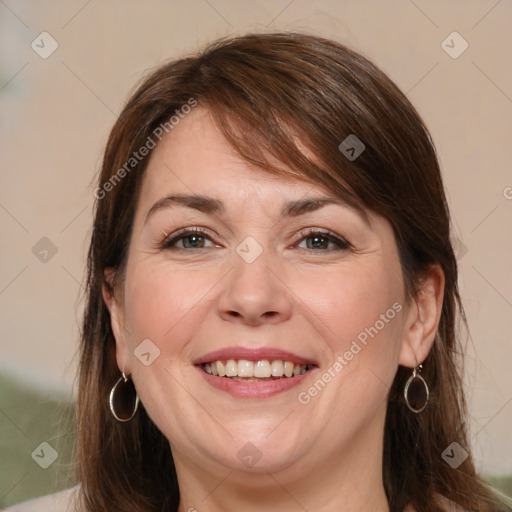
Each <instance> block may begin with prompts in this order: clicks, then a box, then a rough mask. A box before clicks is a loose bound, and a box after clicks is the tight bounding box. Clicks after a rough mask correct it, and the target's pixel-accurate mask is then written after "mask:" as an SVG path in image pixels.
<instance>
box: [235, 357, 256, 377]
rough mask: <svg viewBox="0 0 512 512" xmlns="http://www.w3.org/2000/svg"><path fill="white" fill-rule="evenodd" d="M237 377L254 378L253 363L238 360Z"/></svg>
mask: <svg viewBox="0 0 512 512" xmlns="http://www.w3.org/2000/svg"><path fill="white" fill-rule="evenodd" d="M233 377H234V375H233ZM238 377H254V363H253V362H252V361H247V359H240V360H239V361H238Z"/></svg>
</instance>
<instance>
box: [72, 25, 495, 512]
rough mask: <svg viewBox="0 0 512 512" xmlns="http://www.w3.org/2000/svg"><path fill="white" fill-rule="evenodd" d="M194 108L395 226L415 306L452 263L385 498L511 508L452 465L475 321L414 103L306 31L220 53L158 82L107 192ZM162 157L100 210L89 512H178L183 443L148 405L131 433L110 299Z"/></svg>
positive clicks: (126, 134)
mask: <svg viewBox="0 0 512 512" xmlns="http://www.w3.org/2000/svg"><path fill="white" fill-rule="evenodd" d="M191 98H192V99H194V100H196V101H197V102H198V104H199V105H200V106H203V107H207V108H208V109H209V110H210V112H211V114H212V116H213V118H214V120H215V122H216V124H217V125H218V126H219V127H220V129H221V130H222V131H223V134H224V135H225V137H226V138H227V140H228V141H229V143H230V144H231V145H232V146H233V148H234V149H235V150H236V151H237V153H238V154H239V155H240V156H241V157H243V158H244V159H246V160H247V161H248V162H250V163H253V164H256V165H258V166H259V167H261V168H264V169H266V170H268V171H269V172H274V173H276V174H281V175H285V174H286V175H292V176H295V177H296V178H298V179H305V180H309V181H311V182H313V183H317V184H320V185H324V186H325V187H327V188H328V189H329V190H331V191H332V192H333V193H335V194H337V195H339V196H342V197H343V198H344V199H345V200H346V201H349V202H351V203H352V204H353V205H354V206H357V207H359V208H361V207H364V208H368V209H370V210H373V211H374V212H376V213H378V214H380V215H382V216H384V217H385V218H386V219H387V220H388V221H389V222H390V223H391V225H392V227H393V230H394V233H395V236H396V241H397V245H398V249H399V254H400V260H401V265H402V269H403V275H404V278H405V283H406V290H407V293H408V295H409V296H414V295H415V294H416V293H417V285H418V283H419V282H420V280H421V277H422V276H423V275H424V274H425V272H426V271H427V270H428V268H429V266H430V265H432V264H439V265H440V267H441V268H442V270H443V272H444V275H445V280H446V284H445V291H444V302H443V309H442V314H441V319H440V325H439V329H438V333H437V336H436V340H435V342H434V345H433V348H432V350H431V352H430V354H429V355H428V357H427V359H426V360H425V361H424V364H423V366H424V369H423V373H422V375H423V377H424V378H425V380H426V381H427V382H428V385H429V387H430V391H431V400H430V402H429V404H428V407H427V408H426V409H425V410H424V411H423V412H422V413H420V414H413V413H412V412H411V411H409V409H408V408H407V407H406V406H405V405H404V402H403V398H402V396H403V388H404V384H405V381H406V379H407V378H408V376H409V375H410V369H407V368H402V367H400V368H399V369H398V372H397V374H396V378H395V381H394V383H393V386H392V389H391V391H390V393H389V404H388V411H387V417H386V425H385V440H384V457H383V478H384V486H385V490H386V493H387V497H388V500H389V504H390V508H391V510H392V511H393V512H401V511H403V510H404V508H405V507H406V505H408V504H412V505H413V506H414V507H415V509H416V510H417V511H418V512H434V511H439V510H445V508H443V505H441V502H440V501H439V500H438V498H439V497H445V498H447V499H449V500H452V501H453V502H455V503H457V504H459V505H461V506H462V507H464V508H466V509H470V510H478V511H491V510H498V508H497V507H498V505H497V501H496V498H495V497H494V495H493V493H492V491H491V490H490V489H489V488H488V487H487V486H486V485H485V484H484V483H483V481H482V480H481V479H480V478H479V477H478V476H477V474H476V471H475V467H474V465H473V461H472V458H471V456H469V457H468V458H467V459H466V460H465V461H464V462H463V463H462V465H460V467H458V468H457V469H456V470H455V469H452V468H451V467H450V466H448V465H447V464H446V462H445V461H444V460H443V459H442V457H441V454H442V452H443V451H444V450H445V449H446V448H447V447H448V445H450V444H451V443H452V442H454V441H456V442H458V443H459V444H460V445H461V446H462V447H463V448H464V449H466V450H467V451H468V452H469V451H470V448H469V444H468V440H467V435H466V426H465V416H466V409H465V401H464V395H463V390H462V385H461V373H460V372H461V371H462V368H461V361H460V356H461V353H462V350H461V346H460V342H459V340H458V337H456V327H457V325H456V323H457V318H461V319H462V321H464V314H463V311H462V306H461V302H460V297H459V293H458V289H457V263H456V259H455V256H454V252H453V249H452V245H451V243H450V219H449V212H448V206H447V203H446V199H445V194H444V189H443V183H442V179H441V175H440V170H439V165H438V161H437V158H436V153H435V149H434V147H433V144H432V141H431V138H430V136H429V133H428V131H427V129H426V128H425V126H424V124H423V122H422V120H421V119H420V117H419V115H418V114H417V112H416V111H415V110H414V108H413V107H412V105H411V104H410V103H409V101H408V100H407V98H406V97H405V96H404V95H403V94H402V93H401V92H400V90H399V89H398V88H397V87H396V86H395V84H394V83H393V82H392V81H391V80H390V79H389V78H388V77H387V76H386V75H385V74H384V73H383V72H381V71H380V70H379V69H377V68H376V67H375V66H374V65H373V64H372V63H371V62H369V61H368V60H366V59H365V58H364V57H362V56H361V55H359V54H357V53H355V52H354V51H352V50H350V49H348V48H346V47H345V46H342V45H340V44H338V43H336V42H333V41H330V40H326V39H322V38H319V37H313V36H309V35H304V34H296V33H278V34H251V35H246V36H242V37H237V38H231V39H227V40H220V41H217V42H215V43H214V44H212V45H210V46H209V47H208V48H207V49H206V50H205V51H203V52H201V53H200V54H199V55H197V56H193V57H190V58H184V59H181V60H176V61H173V62H170V63H167V64H165V65H163V66H161V67H159V68H158V69H157V70H156V71H154V72H153V73H152V74H150V76H149V77H147V78H146V79H145V80H144V82H143V83H142V85H140V87H139V88H138V89H137V91H136V92H135V93H134V94H133V96H132V97H131V98H130V100H129V101H128V103H127V104H126V106H125V107H124V109H123V111H122V113H121V115H120V116H119V119H118V120H117V122H116V123H115V126H114V128H113V129H112V132H111V134H110V137H109V140H108V144H107V147H106V150H105V155H104V159H103V166H102V170H101V175H100V177H99V187H100V188H101V187H103V188H102V190H106V188H104V184H105V183H107V182H108V181H109V180H112V178H113V176H114V175H116V173H118V172H119V169H121V168H123V166H125V165H126V162H127V161H128V160H129V159H130V157H131V156H132V154H133V152H134V151H137V149H138V148H140V147H141V146H143V145H145V144H146V143H147V140H148V137H152V134H154V133H155V129H157V128H158V127H159V126H160V125H161V124H162V123H165V122H167V121H168V120H169V119H170V118H171V116H172V115H174V114H175V112H176V110H179V109H180V108H181V107H182V106H183V105H185V104H187V102H189V100H190V99H191ZM350 134H355V135H356V136H357V137H358V138H359V139H360V140H361V141H362V142H363V143H364V145H365V150H364V151H363V153H362V154H361V155H360V156H359V157H358V158H356V159H355V160H353V161H350V160H349V159H347V158H346V156H345V155H344V154H343V153H342V152H341V151H340V149H339V148H338V146H339V145H340V143H341V142H342V141H343V140H345V139H346V137H347V136H349V135H350ZM297 139H298V140H300V142H301V144H304V145H305V146H306V147H307V148H308V149H310V150H311V151H312V153H313V154H314V155H315V156H316V160H315V161H313V160H312V159H311V158H308V157H306V156H305V155H304V153H303V152H302V151H301V150H300V149H299V147H298V146H297V144H296V141H297ZM148 160H149V158H145V159H143V160H141V161H140V163H137V165H135V166H134V167H133V169H130V170H129V172H127V173H123V175H124V174H125V175H124V177H123V178H122V179H121V180H118V181H116V183H115V186H112V187H109V190H108V193H102V197H101V199H98V200H97V201H96V207H95V221H94V230H93V233H92V241H91V245H90V250H89V255H88V281H87V305H86V311H85V316H84V322H83V334H82V341H81V360H80V368H79V390H78V404H77V410H78V413H77V414H78V450H77V456H78V478H79V480H80V482H81V484H82V486H81V497H82V501H83V503H84V505H85V507H86V509H87V510H89V511H90V512H96V511H98V512H99V511H105V510H109V511H116V510H123V511H133V512H135V511H148V512H149V511H157V510H171V511H176V510H177V507H178V503H179V488H178V482H177V478H176V473H175V469H174V463H173V459H172V454H171V450H170V447H169V443H168V441H167V439H165V437H164V436H163V434H162V433H161V432H160V431H159V430H158V429H157V428H156V427H155V425H154V424H153V423H152V421H151V420H150V418H149V417H148V415H147V413H146V412H145V410H144V407H143V404H141V406H140V407H139V411H138V413H137V414H136V416H135V418H134V419H133V420H132V421H130V422H128V423H118V422H117V421H116V420H115V419H114V418H113V417H112V416H111V414H110V411H109V408H108V402H107V398H108V394H109V391H110V389H111V388H112V386H113V384H114V383H115V382H116V381H117V379H118V378H119V370H118V368H117V365H116V361H115V356H114V354H115V350H114V347H115V341H114V336H113V334H112V331H111V327H110V318H109V312H108V310H107V308H106V306H105V304H104V302H103V299H102V292H101V290H102V286H103V285H104V284H105V285H106V283H105V278H104V271H105V269H106V268H110V267H112V268H114V269H117V271H118V272H117V275H122V271H123V267H124V263H125V260H126V257H127V252H128V246H129V241H130V235H131V228H132V224H133V219H134V213H135V209H136V203H137V199H138V194H139V190H140V185H141V181H142V177H143V174H144V171H145V169H146V167H147V164H148ZM270 160H272V161H273V162H275V161H277V162H279V165H275V164H274V165H271V163H270ZM281 164H282V165H281ZM117 176H119V175H118V174H117ZM111 183H112V182H111ZM98 190H99V189H98ZM97 197H99V196H97ZM117 284H119V283H117ZM114 286H116V284H115V285H114ZM458 312H459V313H460V315H458Z"/></svg>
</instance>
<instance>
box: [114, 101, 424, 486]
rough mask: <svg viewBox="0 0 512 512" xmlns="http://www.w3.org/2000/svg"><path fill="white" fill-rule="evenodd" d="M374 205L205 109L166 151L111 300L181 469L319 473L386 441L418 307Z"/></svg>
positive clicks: (134, 367)
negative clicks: (256, 145)
mask: <svg viewBox="0 0 512 512" xmlns="http://www.w3.org/2000/svg"><path fill="white" fill-rule="evenodd" d="M367 215H368V219H365V218H364V217H363V216H362V215H361V214H360V213H358V212H356V211H355V210H353V209H351V208H350V207H348V206H347V205H345V204H344V203H343V202H341V201H338V200H337V198H336V197H335V196H333V195H332V194H330V193H329V191H327V190H325V189H324V188H322V187H320V186H318V185H314V184H310V183H305V182H300V181H298V180H294V179H291V178H290V179H289V178H283V177H276V176H274V175H271V174H269V173H267V172H265V171H263V170H261V169H258V168H255V167H253V166H251V165H250V164H248V163H247V162H245V161H242V160H241V159H240V158H238V157H237V156H235V154H234V152H233V150H232V149H231V148H230V146H229V145H228V144H227V142H226V141H225V139H224V138H223V137H222V135H221V134H220V132H219V131H218V129H217V128H216V127H215V126H214V125H213V124H212V122H211V121H210V117H209V115H208V112H207V111H206V110H204V109H201V108H197V109H196V110H195V111H194V112H192V113H191V114H190V115H189V116H188V117H187V118H185V119H184V120H182V121H181V122H180V124H179V125H177V126H176V127H175V128H174V129H173V131H172V132H171V133H170V134H169V135H168V136H167V138H164V139H163V141H162V142H161V143H160V144H159V145H158V146H157V147H156V148H155V149H154V150H153V152H152V154H151V159H150V162H149V166H148V169H147V172H146V175H145V178H144V182H143V185H142V189H141V192H140V197H139V201H138V206H137V210H136V215H135V223H134V228H133V233H132V237H131V243H130V248H129V255H128V260H127V267H126V274H125V279H124V283H123V285H122V290H121V291H120V293H119V295H118V296H117V297H116V298H115V299H113V302H111V303H110V309H111V314H112V324H113V329H114V333H115V336H116V343H117V361H118V365H119V368H120V369H121V370H123V369H124V371H125V372H126V373H131V374H132V378H133V380H134V383H135V386H136V388H137V392H138V394H139V397H140V399H141V401H142V403H143V405H144V407H145V409H146V410H147V412H148V414H149V416H150V417H151V418H152V420H153V421H154V422H155V424H156V425H157V426H158V427H159V428H160V430H161V431H162V432H163V433H164V434H165V436H166V437H167V438H168V440H169V441H170V443H171V446H172V449H173V454H174V458H175V461H176V465H177V467H178V468H179V467H180V465H185V464H189V465H197V466H200V467H202V468H203V469H205V468H206V469H208V470H211V471H216V472H217V474H218V472H219V470H220V468H224V469H226V468H227V469H238V470H243V471H252V472H258V471H261V472H267V471H273V472H275V471H280V470H283V471H284V470H285V469H286V468H292V469H289V471H292V472H300V471H302V472H304V471H307V472H310V471H313V470H314V468H315V466H319V465H320V464H323V465H324V467H325V465H326V464H327V465H329V464H331V463H332V462H331V461H333V460H334V459H335V458H336V456H338V455H339V456H342V457H345V458H348V459H350V458H351V457H353V455H354V453H356V452H357V453H358V454H359V457H361V454H364V453H366V452H368V453H369V452H374V451H375V450H377V451H378V450H379V449H380V448H379V447H380V446H381V445H382V430H383V424H384V415H385V410H386V402H387V394H388V391H389V387H390V385H391V383H392V381H393V378H394V375H395V372H396V370H397V365H398V364H399V363H401V362H402V358H403V357H404V353H405V352H406V349H405V348H404V347H405V346H406V345H407V344H408V340H407V337H408V336H409V334H408V333H409V331H410V324H411V323H412V320H411V315H412V313H413V310H414V308H411V307H410V306H408V305H407V304H406V298H405V294H404V281H403V276H402V272H401V268H400V263H399V257H398V253H397V247H396V243H395V239H394V236H393V231H392V229H391V226H390V224H389V223H388V222H387V221H386V220H385V219H384V218H382V217H380V216H377V215H376V214H374V213H372V212H369V211H368V212H367ZM224 372H227V373H228V375H229V376H221V375H222V373H224ZM219 373H220V375H219ZM254 375H256V377H254ZM251 376H252V378H251ZM361 450H362V451H361ZM294 462H297V463H298V464H293V463H294ZM290 478H292V476H290Z"/></svg>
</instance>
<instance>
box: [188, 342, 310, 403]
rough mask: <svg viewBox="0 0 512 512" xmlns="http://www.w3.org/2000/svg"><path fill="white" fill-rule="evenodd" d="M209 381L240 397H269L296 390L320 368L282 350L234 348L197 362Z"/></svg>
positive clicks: (210, 355)
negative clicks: (295, 388)
mask: <svg viewBox="0 0 512 512" xmlns="http://www.w3.org/2000/svg"><path fill="white" fill-rule="evenodd" d="M194 364H195V366H196V368H197V369H198V370H199V371H200V372H201V374H202V376H203V377H204V378H205V380H206V382H207V383H208V384H210V385H211V386H213V387H214V388H216V389H219V390H221V391H224V392H227V393H229V394H231V395H233V396H235V397H238V398H265V397H270V396H274V395H276V394H278V393H281V392H284V391H286V390H288V389H291V388H292V387H295V386H296V385H298V384H299V383H300V382H302V381H303V380H304V379H305V378H306V377H308V376H309V375H310V374H311V373H312V372H314V370H315V369H316V368H318V365H317V364H316V363H315V362H314V361H312V360H308V359H306V358H303V357H300V356H297V355H295V354H292V353H290V352H285V351H281V350H268V349H265V350H261V349H244V348H240V347H236V348H233V349H226V350H220V351H216V352H212V353H210V354H207V355H205V356H204V357H202V358H200V359H199V360H196V361H195V362H194Z"/></svg>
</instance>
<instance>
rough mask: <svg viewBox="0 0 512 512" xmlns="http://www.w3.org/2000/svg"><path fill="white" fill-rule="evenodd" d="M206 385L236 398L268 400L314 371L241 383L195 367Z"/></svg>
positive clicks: (298, 382)
mask: <svg viewBox="0 0 512 512" xmlns="http://www.w3.org/2000/svg"><path fill="white" fill-rule="evenodd" d="M196 368H197V369H198V370H199V371H200V372H201V374H202V375H203V377H204V379H205V380H206V382H208V384H210V385H211V386H212V387H214V388H216V389H220V390H221V391H225V392H226V393H229V394H230V395H233V396H234V397H236V398H269V397H272V396H275V395H278V394H279V393H283V392H285V391H288V390H289V389H292V388H294V387H295V386H298V385H299V384H300V383H301V382H303V381H304V379H306V378H307V377H309V374H310V373H311V372H313V371H314V369H312V370H309V371H307V372H306V373H304V374H302V375H297V376H296V377H282V378H280V379H275V380H263V381H261V382H254V381H252V382H242V381H239V380H233V379H230V378H226V377H217V376H215V375H210V374H209V373H206V372H205V371H204V370H203V369H202V368H201V367H199V366H196Z"/></svg>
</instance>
